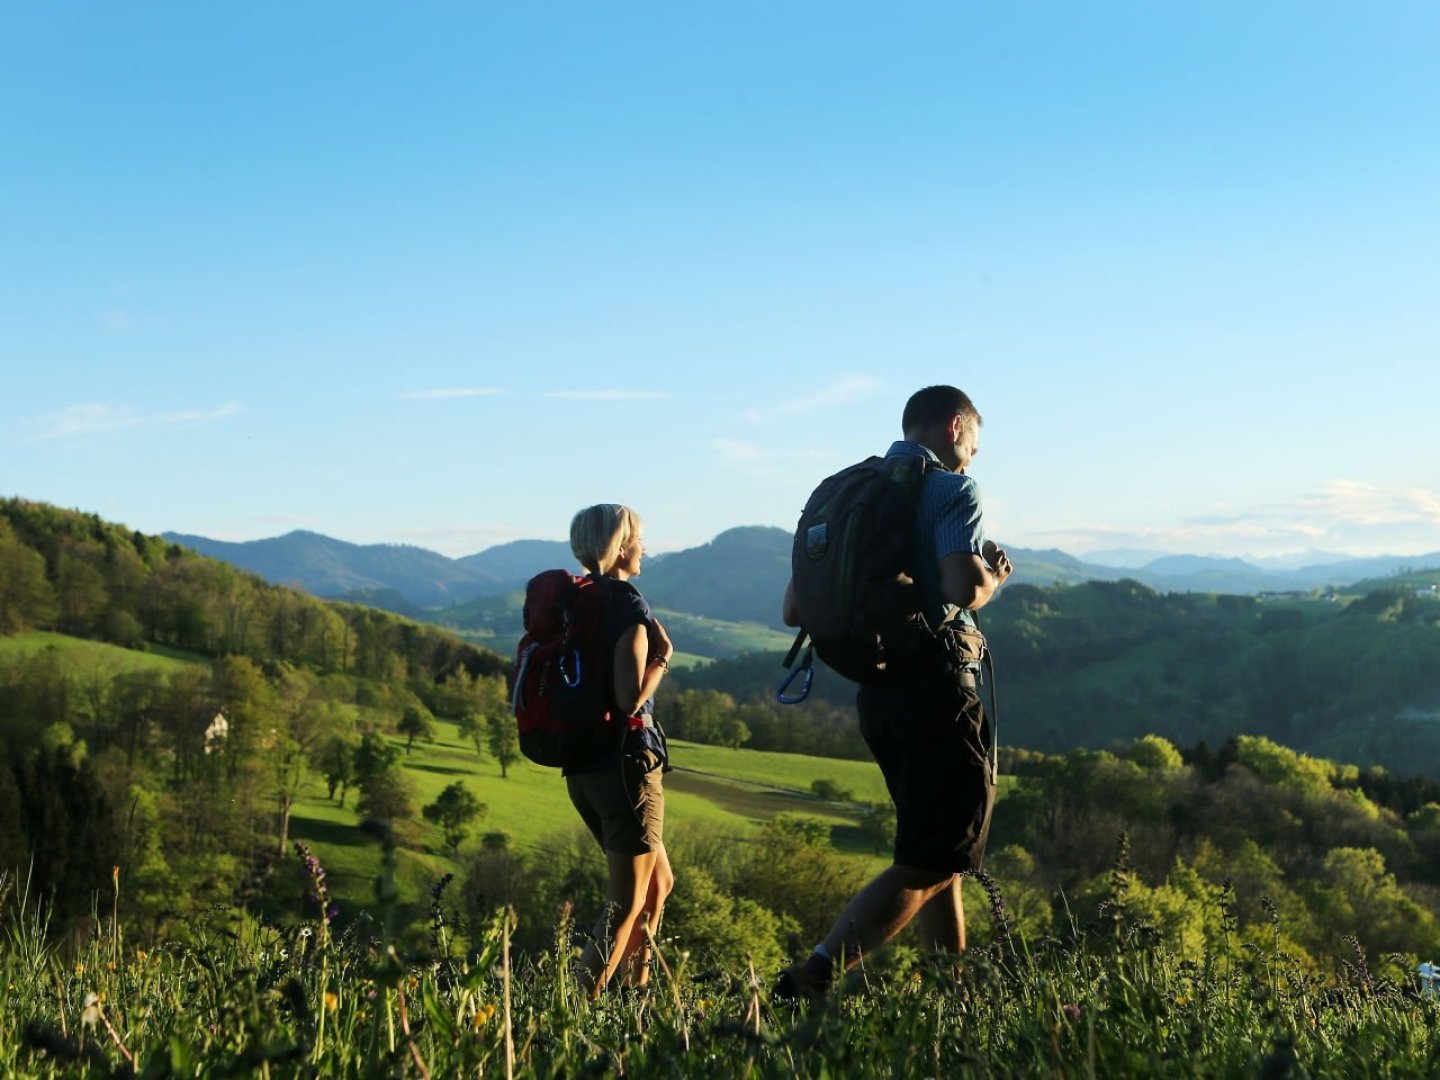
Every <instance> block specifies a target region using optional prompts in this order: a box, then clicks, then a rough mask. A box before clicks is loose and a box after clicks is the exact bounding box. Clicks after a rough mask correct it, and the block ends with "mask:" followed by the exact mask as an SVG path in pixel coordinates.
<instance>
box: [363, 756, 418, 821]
mask: <svg viewBox="0 0 1440 1080" xmlns="http://www.w3.org/2000/svg"><path fill="white" fill-rule="evenodd" d="M356 809H358V810H359V811H360V813H362V814H364V815H366V816H367V817H374V818H386V819H389V820H394V819H397V818H408V817H410V816H411V815H413V814H414V813H415V789H414V787H413V785H412V784H411V783H410V780H409V779H408V778H407V777H406V776H405V775H404V774H402V773H401V772H400V770H399V769H397V768H395V767H394V766H387V767H386V768H384V769H381V770H380V771H379V772H372V773H371V774H370V775H369V776H367V777H366V778H365V779H364V780H363V781H361V784H360V798H359V799H358V800H357V803H356Z"/></svg>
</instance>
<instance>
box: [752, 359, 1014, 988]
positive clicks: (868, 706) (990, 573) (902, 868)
mask: <svg viewBox="0 0 1440 1080" xmlns="http://www.w3.org/2000/svg"><path fill="white" fill-rule="evenodd" d="M980 422H981V421H980V414H979V412H978V411H977V410H976V408H975V406H974V404H973V403H972V402H971V401H970V398H969V397H967V396H966V395H965V394H964V393H963V392H962V391H960V390H957V389H956V388H955V387H953V386H930V387H926V388H925V389H923V390H920V391H918V392H917V393H916V394H915V395H914V396H912V397H911V398H910V400H909V402H907V403H906V405H905V412H904V415H903V417H902V420H901V430H902V431H903V433H904V436H905V437H904V439H903V440H902V441H900V442H897V443H894V444H893V445H892V446H891V447H890V450H889V453H888V454H887V456H896V455H919V456H927V457H929V458H931V459H932V460H933V462H934V463H935V464H938V466H939V468H935V469H932V470H929V471H927V472H926V473H925V475H924V478H923V480H922V482H921V489H920V498H919V508H918V512H917V519H916V522H915V536H914V541H913V555H912V562H911V567H910V576H911V577H912V578H913V585H911V586H909V587H908V589H909V591H910V593H911V604H912V610H918V611H920V612H921V613H922V614H923V615H924V616H925V621H926V623H927V625H929V626H931V627H942V626H943V627H945V628H944V629H942V630H941V631H940V632H939V633H940V635H942V636H943V635H946V634H950V633H954V632H957V631H955V630H952V629H950V627H953V626H955V625H956V624H957V623H958V624H962V625H964V626H968V627H970V628H973V626H974V620H973V618H972V616H971V614H970V613H971V612H973V611H975V610H976V609H978V608H981V607H984V606H985V604H986V603H988V602H989V601H990V600H991V599H992V598H993V597H994V595H995V592H996V590H997V589H999V587H1000V586H1001V585H1002V584H1003V583H1004V581H1005V579H1006V578H1008V577H1009V576H1010V571H1011V565H1010V559H1009V556H1007V555H1006V554H1005V552H1004V551H1003V550H1001V549H1000V548H999V547H997V546H996V545H995V543H994V542H993V541H989V540H986V539H985V536H984V528H983V520H982V511H981V504H980V493H979V491H978V490H977V488H976V486H975V481H974V480H973V479H971V478H970V477H969V476H967V475H965V469H966V467H967V466H968V465H969V464H970V462H971V460H972V459H973V458H974V456H975V454H976V452H977V451H978V449H979V438H980ZM802 615H803V613H802V612H801V611H800V610H799V605H798V604H797V602H796V595H795V586H794V582H793V581H792V582H791V583H790V585H789V587H788V588H787V589H786V590H785V601H784V609H783V617H784V620H785V623H786V624H787V625H789V626H799V625H800V624H801V621H802ZM978 669H979V665H978V662H968V663H963V664H957V663H955V662H954V660H953V654H951V653H948V652H947V651H946V650H945V649H943V648H935V649H933V650H930V651H929V652H921V653H919V654H918V655H917V658H916V659H915V660H914V661H913V662H912V663H911V664H910V665H908V666H907V667H906V668H905V669H904V670H903V671H902V672H900V673H899V674H897V675H891V676H888V677H886V678H885V679H884V681H875V682H871V683H862V684H861V686H860V690H859V693H858V695H857V697H856V706H857V708H858V710H859V713H860V730H861V734H862V735H864V737H865V741H866V743H867V744H868V745H869V747H870V750H871V753H873V754H874V755H875V760H876V762H878V763H879V765H880V769H881V771H882V772H883V773H884V775H885V784H886V786H887V787H888V788H889V790H890V796H891V798H892V799H893V800H894V803H895V813H896V836H895V861H894V864H893V865H892V866H890V867H889V868H888V869H886V870H885V871H884V872H883V873H881V874H880V875H879V876H878V877H876V878H875V879H874V880H872V881H871V882H870V883H869V884H868V885H866V886H865V887H864V888H863V889H861V890H860V892H858V893H856V894H855V896H854V897H853V898H851V900H850V902H849V903H848V904H847V905H846V907H845V910H844V911H843V912H842V913H841V915H840V918H839V919H838V920H837V921H836V923H835V926H834V928H833V929H832V930H831V931H830V933H829V935H828V936H827V937H826V938H825V940H824V941H823V942H821V943H820V944H819V945H817V946H816V947H815V950H814V952H812V953H811V954H810V956H809V957H808V958H807V959H806V960H804V961H803V962H801V963H798V964H795V965H792V966H791V967H790V968H789V969H787V970H786V971H785V973H784V974H783V975H782V976H781V977H780V981H779V983H777V984H776V988H775V991H776V994H777V996H780V997H792V998H793V997H801V996H813V995H815V994H818V993H821V992H823V991H824V990H825V989H826V988H827V987H828V986H829V985H830V982H831V980H832V979H833V978H834V974H835V971H836V966H837V965H840V966H841V967H842V968H849V967H851V966H852V965H854V964H856V963H858V962H859V960H860V958H861V957H862V956H863V955H864V954H866V953H868V952H869V951H871V950H872V949H875V948H877V947H878V946H880V945H882V944H884V943H885V942H886V941H889V940H890V939H891V938H892V937H894V936H895V935H896V934H898V933H899V932H900V931H901V930H902V929H904V927H905V926H906V925H908V924H909V923H910V921H911V920H912V919H914V918H915V917H916V916H917V915H918V917H919V919H920V931H921V937H922V942H923V944H924V945H925V946H926V947H927V948H930V949H937V950H943V951H946V952H951V953H958V952H961V951H963V950H964V948H965V913H964V909H963V907H962V905H961V896H960V881H961V878H960V876H959V875H960V874H961V873H963V872H964V871H967V870H972V869H975V868H977V867H978V866H979V863H980V859H981V857H982V855H983V854H984V849H985V840H986V837H987V835H988V833H989V830H990V813H991V809H992V808H993V806H994V801H995V781H994V776H993V775H992V773H991V770H990V766H989V751H990V748H991V740H992V736H991V732H990V728H989V724H988V723H987V721H986V718H985V713H984V710H983V708H982V707H981V704H980V695H979V690H978V688H977V682H978V675H979V671H978Z"/></svg>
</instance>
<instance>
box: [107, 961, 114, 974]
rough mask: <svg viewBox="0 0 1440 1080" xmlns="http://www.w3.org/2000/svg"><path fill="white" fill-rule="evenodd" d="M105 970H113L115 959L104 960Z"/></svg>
mask: <svg viewBox="0 0 1440 1080" xmlns="http://www.w3.org/2000/svg"><path fill="white" fill-rule="evenodd" d="M105 970H106V971H114V970H115V961H114V960H106V961H105Z"/></svg>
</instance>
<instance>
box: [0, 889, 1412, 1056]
mask: <svg viewBox="0 0 1440 1080" xmlns="http://www.w3.org/2000/svg"><path fill="white" fill-rule="evenodd" d="M12 886H13V882H7V883H6V884H5V885H4V886H0V893H4V892H8V894H9V895H8V896H7V897H6V898H5V899H4V901H3V915H0V980H3V982H0V985H3V987H4V989H5V993H4V995H3V997H0V1075H6V1076H35V1077H56V1076H109V1075H116V1074H127V1075H128V1074H130V1073H132V1072H134V1073H139V1074H143V1075H146V1076H177V1075H183V1076H204V1077H209V1076H216V1077H218V1076H235V1075H265V1076H270V1077H288V1076H317V1075H318V1076H335V1077H357V1078H360V1077H365V1078H369V1077H389V1076H398V1075H411V1076H429V1077H441V1076H460V1075H493V1076H504V1075H507V1073H510V1072H513V1073H514V1074H515V1075H524V1076H560V1075H565V1076H574V1075H588V1074H595V1075H599V1074H615V1075H624V1076H631V1077H636V1076H692V1075H697V1074H706V1075H711V1076H717V1077H719V1076H739V1075H750V1076H762V1077H782V1076H783V1077H791V1076H802V1077H820V1076H831V1077H838V1076H845V1077H894V1076H947V1077H950V1076H1016V1075H1018V1076H1047V1077H1048V1076H1055V1075H1069V1076H1192V1075H1197V1074H1203V1075H1216V1076H1260V1075H1275V1076H1283V1075H1308V1076H1316V1077H1322V1076H1336V1077H1342V1076H1354V1075H1369V1076H1416V1077H1419V1076H1426V1075H1433V1071H1432V1070H1433V1068H1434V1066H1435V1062H1436V1060H1437V1057H1436V1055H1437V1053H1440V1001H1437V1000H1436V999H1434V998H1428V999H1427V998H1424V997H1422V996H1421V995H1420V994H1418V993H1416V992H1415V989H1414V988H1413V987H1409V986H1405V985H1400V984H1391V983H1386V982H1385V981H1383V980H1378V979H1375V978H1373V977H1370V976H1369V975H1368V973H1365V975H1364V976H1363V977H1362V976H1361V974H1360V973H1358V972H1355V971H1353V970H1352V971H1351V973H1350V974H1349V975H1344V976H1342V977H1341V978H1340V980H1339V981H1336V982H1332V983H1329V984H1323V985H1322V984H1321V983H1319V982H1318V981H1315V980H1311V979H1299V978H1292V977H1291V976H1290V974H1289V968H1288V967H1287V965H1286V964H1285V958H1284V956H1283V955H1281V954H1278V953H1272V954H1268V955H1267V954H1266V953H1265V952H1264V951H1263V950H1254V949H1244V948H1241V947H1239V946H1237V945H1235V944H1234V943H1233V942H1231V941H1230V939H1228V938H1227V939H1225V940H1223V941H1221V942H1219V943H1217V944H1215V945H1213V946H1212V947H1211V948H1210V949H1209V950H1207V951H1206V952H1204V953H1203V954H1200V955H1196V956H1180V955H1177V954H1176V953H1174V952H1173V951H1171V950H1170V949H1169V948H1167V947H1166V946H1165V945H1163V944H1160V943H1157V942H1155V941H1153V940H1151V939H1150V937H1149V935H1148V934H1147V933H1146V932H1145V930H1144V929H1143V928H1138V927H1135V928H1127V927H1119V928H1114V927H1112V928H1108V929H1106V930H1101V931H1094V932H1091V933H1089V934H1081V933H1078V932H1074V931H1072V932H1070V933H1067V934H1066V935H1065V937H1064V938H1063V939H1047V940H1044V941H1037V942H1022V941H1013V940H1010V939H1007V938H1005V937H1003V936H995V935H992V936H991V937H990V938H989V940H988V941H987V942H985V943H984V944H983V947H979V948H974V949H972V950H971V952H970V953H968V954H967V955H966V956H965V957H964V958H963V960H962V962H960V963H959V964H956V963H953V962H949V961H945V962H942V961H940V959H939V958H933V959H930V958H924V957H921V956H919V955H917V954H916V953H914V952H912V951H909V950H904V949H900V950H892V951H891V952H890V953H888V954H884V955H883V957H882V958H880V959H879V960H878V961H867V962H866V963H865V964H864V965H862V966H861V968H859V969H857V970H856V971H854V972H852V973H851V975H850V976H849V977H848V978H847V979H845V980H844V981H843V982H842V983H840V984H839V985H838V986H837V988H836V989H835V990H834V991H833V992H832V993H831V994H830V995H828V996H826V997H824V998H822V999H821V1000H819V1001H818V1002H816V1003H815V1004H814V1005H813V1006H812V1007H796V1006H791V1005H787V1004H782V1003H780V1002H776V1001H773V1000H772V999H771V998H770V995H769V992H768V986H769V980H770V977H771V975H772V974H773V973H770V972H753V971H752V970H751V969H750V967H749V966H748V965H747V963H746V961H745V959H744V958H743V957H735V958H734V959H733V962H732V963H731V964H730V965H729V967H728V968H727V969H724V970H721V971H719V972H714V971H710V972H707V973H706V974H705V976H704V978H703V981H698V980H697V978H696V977H694V976H692V974H691V973H690V971H689V968H688V964H687V960H686V957H685V954H684V953H683V951H680V950H681V948H682V946H680V945H672V946H670V954H669V955H668V956H666V957H665V958H664V960H665V962H664V963H663V964H657V967H656V969H655V972H654V982H653V985H652V987H651V989H650V991H649V992H648V993H647V994H645V995H642V996H638V997H637V996H634V995H629V996H621V995H618V994H610V995H607V996H606V998H605V999H604V1000H602V1001H600V1002H598V1003H595V1004H591V1003H590V1002H588V1001H587V1000H585V999H584V998H583V996H582V995H581V994H580V993H579V991H578V988H577V986H576V984H575V982H574V980H573V977H572V976H571V974H570V971H569V959H570V952H569V950H570V948H571V947H572V941H571V938H570V937H569V936H568V933H567V932H564V931H563V930H562V938H561V944H560V946H559V947H558V948H557V949H552V950H550V951H548V952H544V953H541V954H539V955H531V956H520V955H515V954H512V952H511V950H510V943H511V941H512V940H513V937H512V934H511V929H512V927H513V926H514V924H513V923H512V922H511V920H512V919H514V918H515V917H516V916H514V915H513V914H512V913H508V912H496V913H493V914H485V915H483V916H480V917H479V919H478V921H477V923H476V924H475V925H474V926H473V927H471V933H470V935H469V938H468V943H469V946H468V949H465V950H464V951H462V949H461V948H460V947H457V944H456V940H455V939H454V938H453V937H452V936H451V935H452V934H453V933H454V930H455V927H454V925H453V921H454V915H453V911H451V909H449V908H448V907H447V906H446V902H445V898H444V897H442V901H441V907H440V911H441V912H442V916H443V918H442V920H441V921H440V922H439V923H437V924H436V926H435V927H434V929H433V930H432V934H431V938H430V943H429V945H428V946H422V947H420V948H419V949H417V950H414V951H409V952H407V951H406V950H404V949H402V948H397V947H396V946H395V944H394V943H393V941H392V940H391V939H389V938H387V937H386V935H385V933H384V930H383V925H384V920H383V912H381V913H378V914H377V918H376V919H375V920H372V921H368V922H366V921H362V922H358V923H355V924H352V925H351V926H350V927H349V929H348V930H346V931H345V932H343V933H341V934H340V935H339V936H338V937H336V938H335V939H333V940H327V933H326V931H327V929H328V928H327V927H326V926H325V924H323V923H322V922H321V921H320V920H319V918H318V914H317V915H316V916H315V917H313V918H312V919H311V920H310V921H308V922H300V923H298V924H295V925H289V926H277V925H273V924H270V923H267V922H263V921H260V920H257V919H255V918H253V917H251V916H249V915H246V914H245V913H243V912H240V911H236V910H231V909H228V908H216V909H212V910H211V911H210V912H208V913H206V914H205V915H204V916H202V917H199V918H196V919H194V920H191V921H188V922H184V923H183V924H180V925H177V926H176V928H175V931H174V933H173V934H172V935H171V936H170V937H168V938H167V939H166V940H164V941H161V942H145V941H141V940H135V941H132V940H131V939H130V937H129V935H128V933H127V928H125V927H122V926H117V925H115V924H114V923H113V922H112V921H110V919H109V917H108V915H107V914H106V913H105V911H104V910H103V908H104V905H103V904H102V905H101V910H99V911H98V912H97V917H96V918H95V919H94V920H93V921H92V924H91V927H90V931H89V932H88V933H87V934H86V935H85V936H84V937H83V938H82V939H81V940H79V941H78V942H77V943H75V944H74V945H73V946H70V947H61V946H60V945H59V944H57V943H55V942H54V941H52V940H51V939H50V938H49V937H48V936H47V933H46V924H45V919H44V916H43V914H42V913H41V912H40V911H39V910H38V909H37V908H36V906H35V904H34V901H33V899H32V898H29V897H25V896H24V894H23V890H22V891H17V890H15V889H14V888H13V887H12ZM404 899H406V900H409V901H411V902H414V901H416V900H417V898H416V897H413V896H412V897H406V898H404ZM419 899H423V897H422V898H419ZM519 917H520V918H531V919H535V918H540V919H548V918H551V917H553V915H552V913H533V912H532V913H522V914H521V915H520V916H519ZM1341 970H1345V969H1344V968H1343V966H1342V968H1341Z"/></svg>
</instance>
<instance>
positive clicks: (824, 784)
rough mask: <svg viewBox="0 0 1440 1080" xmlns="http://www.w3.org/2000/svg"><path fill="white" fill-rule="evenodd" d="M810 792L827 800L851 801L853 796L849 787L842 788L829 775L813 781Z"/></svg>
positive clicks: (818, 797)
mask: <svg viewBox="0 0 1440 1080" xmlns="http://www.w3.org/2000/svg"><path fill="white" fill-rule="evenodd" d="M810 794H812V795H814V796H815V797H816V798H817V799H824V800H825V801H826V802H850V801H851V800H852V798H853V795H852V794H851V792H850V789H849V788H842V787H841V786H840V785H839V784H837V783H836V782H835V781H834V780H831V779H830V778H829V777H828V776H827V777H821V778H820V779H819V780H813V781H811V783H810Z"/></svg>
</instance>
